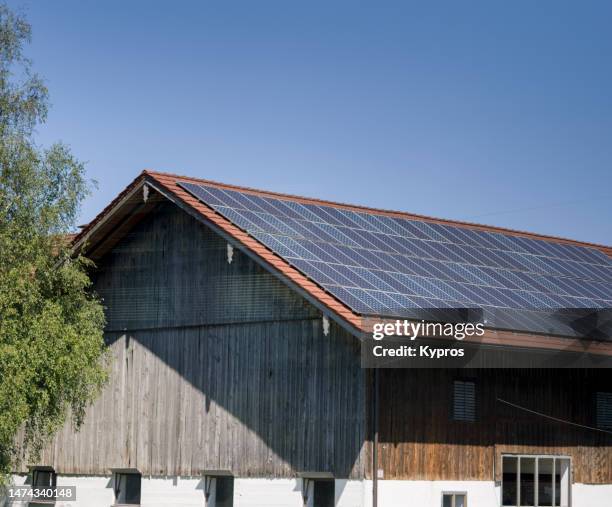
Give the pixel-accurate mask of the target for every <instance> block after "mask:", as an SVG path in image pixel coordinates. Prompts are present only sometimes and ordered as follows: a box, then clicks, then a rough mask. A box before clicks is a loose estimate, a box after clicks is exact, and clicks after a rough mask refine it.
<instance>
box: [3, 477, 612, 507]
mask: <svg viewBox="0 0 612 507" xmlns="http://www.w3.org/2000/svg"><path fill="white" fill-rule="evenodd" d="M25 480H26V476H24V475H15V476H14V477H13V481H14V484H15V485H22V484H24V483H25ZM57 484H58V486H76V489H77V501H76V502H60V501H58V502H57V503H56V507H109V506H111V505H113V503H114V494H113V487H112V480H111V476H110V475H109V476H104V477H94V476H76V475H60V476H58V479H57ZM335 489H336V502H335V503H336V507H372V481H349V480H343V479H338V480H336V482H335ZM141 491H142V502H141V506H142V507H174V506H176V507H204V505H205V501H204V480H203V479H202V478H199V477H196V478H188V477H143V478H142V490H141ZM378 491H379V496H378V505H379V507H412V506H418V507H440V506H441V505H442V493H443V492H445V491H448V492H466V493H467V495H468V505H469V506H470V507H499V506H500V487H499V486H498V485H495V483H494V482H493V481H388V480H381V481H379V482H378ZM610 498H612V484H609V485H590V484H573V485H572V503H571V507H609V506H610ZM211 500H213V499H212V498H211ZM11 506H14V507H26V506H25V505H24V504H23V503H22V504H19V503H13V504H11ZM234 506H235V507H303V502H302V480H301V479H241V478H236V479H235V480H234ZM0 507H3V503H2V499H0ZM209 507H214V505H209ZM309 507H312V498H311V501H310V502H309Z"/></svg>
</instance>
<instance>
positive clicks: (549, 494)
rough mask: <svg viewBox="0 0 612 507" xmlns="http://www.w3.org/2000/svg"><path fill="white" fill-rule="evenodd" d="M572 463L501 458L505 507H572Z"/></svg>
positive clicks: (556, 459) (543, 458)
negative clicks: (570, 500)
mask: <svg viewBox="0 0 612 507" xmlns="http://www.w3.org/2000/svg"><path fill="white" fill-rule="evenodd" d="M569 474H570V460H569V458H561V457H556V456H502V506H504V507H518V506H519V505H520V506H523V507H569V498H570V479H569Z"/></svg>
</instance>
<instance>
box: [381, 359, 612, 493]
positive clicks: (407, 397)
mask: <svg viewBox="0 0 612 507" xmlns="http://www.w3.org/2000/svg"><path fill="white" fill-rule="evenodd" d="M380 378H381V386H380V393H381V412H380V442H381V446H380V449H379V461H380V463H381V468H383V470H384V476H385V479H403V480H428V481H432V480H439V481H454V480H463V481H492V480H498V481H499V480H501V475H500V474H501V462H500V456H501V454H502V453H520V454H557V455H566V456H570V457H571V458H572V468H573V470H572V471H573V477H572V478H573V481H574V482H576V483H585V484H606V483H608V484H610V483H612V435H610V434H605V433H600V432H596V431H593V430H587V429H583V428H577V427H573V426H570V425H567V424H564V423H559V422H555V421H552V420H549V419H544V418H542V417H539V416H535V415H533V414H530V413H527V412H525V411H522V410H518V409H516V408H513V407H510V406H507V405H505V404H503V403H501V402H499V401H497V400H498V398H501V399H503V400H506V401H509V402H511V403H514V404H518V405H521V406H523V407H527V408H531V409H533V410H536V411H539V412H542V413H545V414H549V415H551V416H554V417H557V418H559V419H563V420H569V421H573V422H576V423H579V424H584V425H588V426H593V425H594V424H595V416H594V402H593V393H594V392H595V391H597V390H602V391H610V390H612V377H611V376H610V374H609V370H606V369H602V370H552V369H548V370H546V369H544V370H473V371H469V372H468V371H454V370H442V369H440V370H381V375H380ZM465 378H468V379H473V380H475V382H476V385H477V399H478V404H477V410H478V420H477V422H457V421H452V420H451V414H452V412H451V409H452V383H453V380H455V379H465Z"/></svg>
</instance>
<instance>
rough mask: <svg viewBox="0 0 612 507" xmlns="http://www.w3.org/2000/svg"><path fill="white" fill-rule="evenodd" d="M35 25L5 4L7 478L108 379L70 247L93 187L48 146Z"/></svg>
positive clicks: (96, 306) (67, 156)
mask: <svg viewBox="0 0 612 507" xmlns="http://www.w3.org/2000/svg"><path fill="white" fill-rule="evenodd" d="M29 38H30V26H29V25H28V23H27V22H26V21H25V19H24V18H23V17H22V16H20V15H17V14H14V13H13V12H11V11H10V10H9V9H8V8H7V7H6V6H4V5H0V485H1V484H2V482H3V480H4V481H6V478H7V474H8V473H10V472H11V471H12V470H14V469H15V467H16V466H17V465H18V459H19V456H20V455H22V454H23V452H24V451H27V452H28V453H29V456H30V460H31V461H34V460H35V459H36V457H37V454H38V453H39V452H40V450H41V448H42V446H43V445H44V443H45V442H47V441H48V440H49V438H50V437H51V436H52V435H53V434H54V432H56V431H57V430H58V429H59V428H61V427H62V425H63V424H64V423H65V422H66V420H67V419H68V418H72V421H73V423H74V424H75V426H76V427H78V426H79V425H80V424H81V423H82V421H83V418H84V414H85V409H86V408H87V406H88V405H89V404H90V403H91V402H92V401H93V400H94V399H95V397H96V396H97V395H98V394H99V392H100V390H101V388H102V386H103V384H104V382H105V380H106V368H105V367H106V365H105V358H106V352H105V346H104V340H103V332H102V331H103V327H104V314H103V309H102V305H101V304H100V302H99V301H98V300H97V299H96V297H95V296H94V295H93V294H92V292H91V281H90V279H89V277H88V268H89V267H90V265H89V262H88V261H87V260H86V259H84V258H82V257H80V256H76V257H75V256H74V255H73V254H72V252H71V251H70V245H69V241H68V239H67V234H68V233H69V232H70V231H71V230H73V229H74V223H75V219H76V217H77V214H78V212H79V206H80V203H81V202H82V200H83V199H84V197H85V196H86V195H87V194H88V191H89V184H88V182H87V180H86V178H85V172H84V167H83V164H81V163H80V162H78V161H77V160H76V159H75V158H74V157H73V156H72V154H71V153H70V150H69V149H68V148H67V147H66V146H65V145H63V144H55V145H53V146H51V147H50V148H48V149H42V148H41V147H39V146H38V145H37V144H36V143H35V141H34V137H33V135H34V128H35V127H36V125H38V124H40V123H42V122H44V120H45V117H46V114H47V108H48V96H47V89H46V87H45V85H44V83H43V82H42V80H41V79H40V78H39V77H38V76H37V75H36V74H34V73H33V72H32V70H31V64H30V62H29V61H28V60H27V59H26V58H24V56H23V47H24V45H25V44H26V43H27V42H28V41H29Z"/></svg>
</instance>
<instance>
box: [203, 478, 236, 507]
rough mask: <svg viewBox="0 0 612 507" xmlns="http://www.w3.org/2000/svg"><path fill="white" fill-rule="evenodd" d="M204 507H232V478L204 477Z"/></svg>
mask: <svg viewBox="0 0 612 507" xmlns="http://www.w3.org/2000/svg"><path fill="white" fill-rule="evenodd" d="M204 481H205V488H206V507H233V505H234V477H233V476H231V475H206V476H205V478H204Z"/></svg>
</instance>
